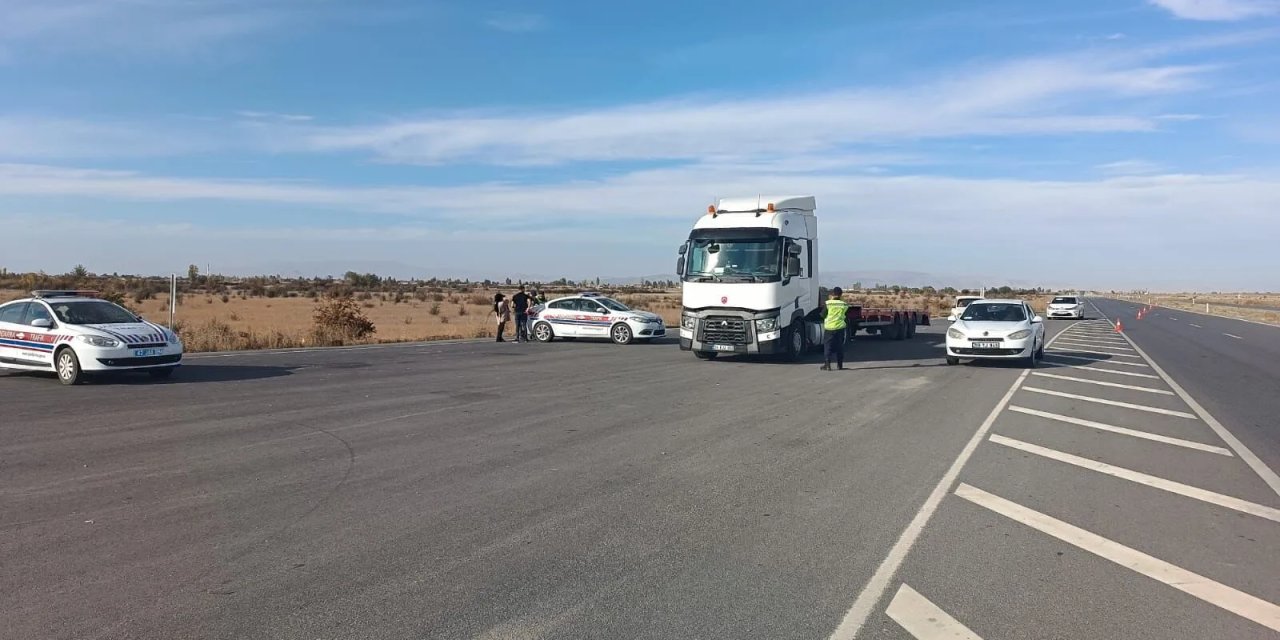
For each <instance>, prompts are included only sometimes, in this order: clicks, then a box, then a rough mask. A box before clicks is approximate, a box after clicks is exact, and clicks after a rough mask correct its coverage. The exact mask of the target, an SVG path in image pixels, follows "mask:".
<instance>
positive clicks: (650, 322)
mask: <svg viewBox="0 0 1280 640" xmlns="http://www.w3.org/2000/svg"><path fill="white" fill-rule="evenodd" d="M532 330H533V338H534V339H535V340H537V341H538V342H551V341H552V340H554V339H556V338H570V339H572V338H608V339H610V340H613V341H614V342H615V343H617V344H630V343H632V342H634V341H636V340H643V341H648V340H652V339H654V338H661V337H663V336H665V335H667V328H666V324H664V323H663V321H662V318H661V317H660V316H658V315H657V314H655V313H650V312H648V311H636V310H634V309H630V308H628V307H627V305H625V304H622V303H621V302H618V301H617V300H614V299H613V298H609V297H606V296H602V295H600V294H598V293H581V294H578V295H576V296H567V297H564V298H556V299H555V300H552V301H550V302H548V303H547V304H546V305H544V306H543V307H542V308H540V309H538V310H537V314H536V315H535V316H534V318H533V327H532Z"/></svg>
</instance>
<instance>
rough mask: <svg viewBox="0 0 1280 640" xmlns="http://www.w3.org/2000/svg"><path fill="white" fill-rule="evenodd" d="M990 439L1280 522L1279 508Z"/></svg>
mask: <svg viewBox="0 0 1280 640" xmlns="http://www.w3.org/2000/svg"><path fill="white" fill-rule="evenodd" d="M990 439H991V441H992V442H994V443H996V444H1002V445H1004V446H1006V447H1010V448H1013V449H1017V450H1019V451H1025V452H1027V453H1034V454H1035V455H1038V456H1041V457H1043V458H1049V459H1050V460H1057V461H1058V462H1065V463H1067V464H1070V465H1075V466H1077V467H1080V468H1081V469H1089V470H1091V471H1097V472H1098V473H1105V474H1106V475H1109V476H1112V477H1116V478H1120V479H1122V480H1128V481H1130V482H1136V483H1138V484H1141V485H1146V486H1148V487H1153V488H1156V489H1161V490H1163V491H1168V492H1169V493H1176V494H1178V495H1180V496H1185V497H1188V498H1192V499H1195V500H1199V501H1201V502H1207V503H1209V504H1215V505H1218V506H1219V507H1224V508H1227V509H1231V510H1233V511H1239V512H1240V513H1247V514H1249V515H1253V516H1258V517H1259V518H1265V519H1267V520H1271V521H1273V522H1280V509H1275V508H1273V507H1266V506H1263V505H1260V504H1255V503H1252V502H1248V501H1246V500H1241V499H1239V498H1233V497H1231V496H1227V495H1223V494H1221V493H1214V492H1212V491H1207V490H1205V489H1201V488H1199V487H1193V486H1191V485H1189V484H1182V483H1181V482H1174V481H1173V480H1165V479H1164V478H1160V477H1157V476H1153V475H1148V474H1145V473H1142V472H1141V471H1134V470H1132V469H1126V468H1124V467H1117V466H1114V465H1109V464H1107V463H1105V462H1098V461H1097V460H1090V459H1089V458H1082V457H1080V456H1077V455H1073V454H1070V453H1066V452H1065V451H1057V450H1055V449H1050V448H1048V447H1042V446H1040V445H1038V444H1031V443H1030V442H1023V441H1021V440H1015V439H1013V438H1007V437H1005V436H1002V435H998V434H992V435H991V438H990Z"/></svg>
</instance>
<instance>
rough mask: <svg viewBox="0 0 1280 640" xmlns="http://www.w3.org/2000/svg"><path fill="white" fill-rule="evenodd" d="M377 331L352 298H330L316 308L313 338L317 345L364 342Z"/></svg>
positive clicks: (312, 330) (312, 331)
mask: <svg viewBox="0 0 1280 640" xmlns="http://www.w3.org/2000/svg"><path fill="white" fill-rule="evenodd" d="M376 330H377V329H376V328H375V327H374V326H373V322H372V321H370V320H369V318H368V317H367V316H365V315H364V312H363V311H361V310H360V304H359V303H357V302H356V301H355V300H353V299H351V298H329V299H327V300H325V301H323V302H321V303H320V304H319V305H318V306H317V307H316V314H315V322H314V324H313V326H312V328H311V338H312V341H313V342H314V343H315V344H318V345H325V346H339V345H343V344H347V343H349V342H354V341H357V340H363V339H365V338H368V337H369V336H371V335H373V334H374V332H375V331H376Z"/></svg>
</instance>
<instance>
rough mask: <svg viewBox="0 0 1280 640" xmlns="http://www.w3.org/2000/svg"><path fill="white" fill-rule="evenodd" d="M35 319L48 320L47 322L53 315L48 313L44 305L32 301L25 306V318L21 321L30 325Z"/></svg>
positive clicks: (51, 320) (50, 320)
mask: <svg viewBox="0 0 1280 640" xmlns="http://www.w3.org/2000/svg"><path fill="white" fill-rule="evenodd" d="M36 320H48V321H49V322H53V315H52V314H50V313H49V310H48V309H46V308H45V306H44V305H42V304H40V303H38V302H32V303H31V304H30V305H28V306H27V319H26V320H24V321H23V322H25V323H26V324H29V325H31V324H35V322H36Z"/></svg>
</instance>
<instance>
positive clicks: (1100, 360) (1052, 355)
mask: <svg viewBox="0 0 1280 640" xmlns="http://www.w3.org/2000/svg"><path fill="white" fill-rule="evenodd" d="M1045 355H1046V356H1048V357H1050V358H1062V359H1064V360H1083V361H1085V362H1097V363H1106V364H1118V365H1122V366H1125V367H1146V366H1147V365H1145V364H1143V363H1141V362H1120V361H1118V360H1111V359H1110V358H1089V357H1085V356H1067V355H1062V354H1060V353H1054V352H1052V351H1049V352H1046V353H1045Z"/></svg>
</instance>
